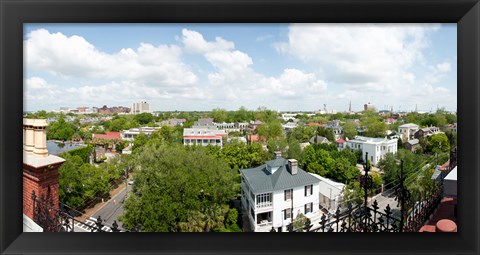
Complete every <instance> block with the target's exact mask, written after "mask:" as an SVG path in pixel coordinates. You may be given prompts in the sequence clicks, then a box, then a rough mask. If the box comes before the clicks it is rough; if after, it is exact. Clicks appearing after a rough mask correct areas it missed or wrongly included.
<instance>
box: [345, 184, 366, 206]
mask: <svg viewBox="0 0 480 255" xmlns="http://www.w3.org/2000/svg"><path fill="white" fill-rule="evenodd" d="M342 194H343V196H342V197H341V199H340V201H341V203H342V204H343V205H346V206H347V207H348V206H352V207H354V206H356V205H359V204H362V202H363V200H364V196H365V190H364V189H363V187H362V186H361V185H360V182H358V181H355V182H351V183H349V184H348V185H346V186H345V188H344V189H343V191H342Z"/></svg>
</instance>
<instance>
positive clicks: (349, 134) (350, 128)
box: [343, 120, 358, 139]
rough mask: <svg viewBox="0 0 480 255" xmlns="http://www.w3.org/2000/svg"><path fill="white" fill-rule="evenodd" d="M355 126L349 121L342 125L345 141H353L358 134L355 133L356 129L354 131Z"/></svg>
mask: <svg viewBox="0 0 480 255" xmlns="http://www.w3.org/2000/svg"><path fill="white" fill-rule="evenodd" d="M356 127H357V125H356V124H355V122H353V121H351V120H347V121H346V122H345V124H344V125H343V137H344V138H345V139H346V138H348V139H354V138H355V136H356V135H357V134H358V133H357V129H356Z"/></svg>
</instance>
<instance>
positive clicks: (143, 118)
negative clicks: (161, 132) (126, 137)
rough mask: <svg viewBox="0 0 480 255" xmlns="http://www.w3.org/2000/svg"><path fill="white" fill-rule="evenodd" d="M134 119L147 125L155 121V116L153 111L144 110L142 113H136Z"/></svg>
mask: <svg viewBox="0 0 480 255" xmlns="http://www.w3.org/2000/svg"><path fill="white" fill-rule="evenodd" d="M134 116H135V117H134V119H135V120H136V121H138V123H140V125H145V124H149V123H151V122H153V121H154V119H155V118H154V117H153V115H152V114H151V113H149V112H143V113H140V114H135V115H134Z"/></svg>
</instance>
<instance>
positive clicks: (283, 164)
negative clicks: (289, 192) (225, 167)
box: [240, 158, 320, 193]
mask: <svg viewBox="0 0 480 255" xmlns="http://www.w3.org/2000/svg"><path fill="white" fill-rule="evenodd" d="M267 167H271V168H276V167H278V169H277V170H276V171H275V172H274V173H273V174H271V173H270V171H269V170H268V169H267ZM240 172H241V173H242V174H243V176H244V177H245V179H246V180H247V182H248V183H249V184H250V187H251V189H252V191H253V192H254V193H263V192H272V191H279V190H285V189H290V188H294V187H299V186H305V185H310V184H314V183H318V182H319V181H320V180H319V179H318V178H316V177H314V176H312V175H311V174H309V173H307V172H305V171H304V170H302V169H300V168H297V174H295V175H292V174H291V173H290V167H289V166H288V160H286V159H284V158H277V159H274V160H270V161H267V163H266V164H264V165H261V166H259V167H255V168H248V169H242V170H240Z"/></svg>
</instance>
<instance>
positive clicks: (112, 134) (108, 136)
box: [93, 132, 120, 140]
mask: <svg viewBox="0 0 480 255" xmlns="http://www.w3.org/2000/svg"><path fill="white" fill-rule="evenodd" d="M93 138H100V139H105V140H115V139H120V132H106V134H93Z"/></svg>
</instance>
